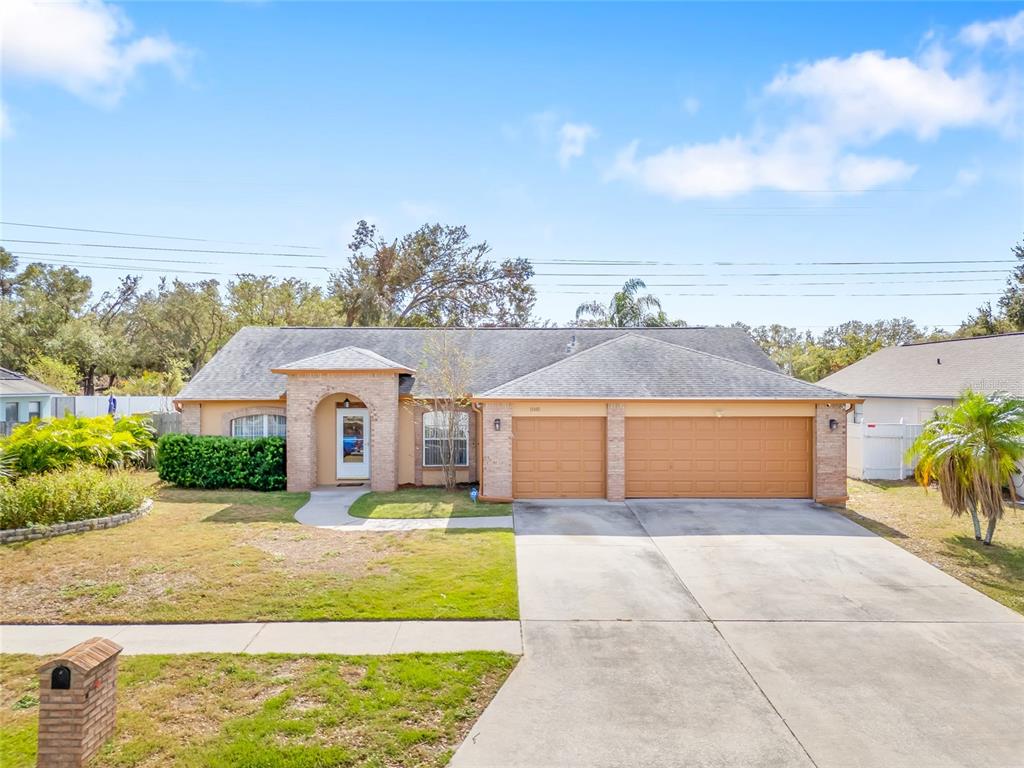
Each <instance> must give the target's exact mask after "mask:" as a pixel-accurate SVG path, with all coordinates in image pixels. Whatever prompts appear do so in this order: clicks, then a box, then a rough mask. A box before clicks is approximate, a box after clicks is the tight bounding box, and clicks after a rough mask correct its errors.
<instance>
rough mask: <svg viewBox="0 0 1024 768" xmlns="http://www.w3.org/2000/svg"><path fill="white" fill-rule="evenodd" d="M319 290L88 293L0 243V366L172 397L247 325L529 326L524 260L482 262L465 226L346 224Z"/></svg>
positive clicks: (291, 281) (129, 287)
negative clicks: (395, 229)
mask: <svg viewBox="0 0 1024 768" xmlns="http://www.w3.org/2000/svg"><path fill="white" fill-rule="evenodd" d="M348 247H349V252H350V253H349V258H348V260H347V262H346V263H345V265H344V266H342V267H341V268H340V269H338V270H337V271H335V272H333V273H331V275H330V278H329V280H328V282H327V285H326V286H319V285H313V284H311V283H309V282H307V281H305V280H301V279H298V278H282V279H278V278H275V277H273V276H271V275H256V274H239V275H236V276H235V278H234V279H232V280H229V281H228V282H227V283H225V284H223V285H222V284H221V283H220V282H219V281H218V280H199V281H196V282H187V281H185V280H179V279H174V280H169V279H167V278H162V279H161V280H160V282H159V284H158V285H157V287H156V288H155V289H152V290H148V291H143V290H142V288H141V278H139V277H136V276H131V275H129V276H126V277H124V278H122V279H121V281H120V283H119V284H118V286H117V288H115V289H113V290H111V291H106V292H104V293H103V294H101V295H100V296H98V297H96V296H94V295H93V290H92V280H91V279H90V278H89V277H88V276H86V275H83V274H81V273H80V272H79V271H78V270H77V269H75V268H71V267H67V266H50V265H47V264H43V263H31V264H27V265H25V266H24V268H21V267H20V266H19V263H18V259H17V257H16V256H15V255H13V254H11V253H9V252H8V251H6V250H4V249H2V248H0V366H3V367H5V368H9V369H12V370H16V371H21V372H25V373H27V374H28V375H29V376H31V377H32V378H35V379H38V380H40V381H43V382H45V383H47V384H50V385H52V386H54V387H57V388H59V389H61V390H62V391H65V392H75V391H80V392H83V393H84V394H87V395H91V394H96V393H107V392H111V393H124V394H140V395H141V394H175V393H177V392H178V390H179V389H180V388H181V386H182V385H183V383H184V382H185V381H186V380H187V379H188V378H190V377H191V376H192V375H194V374H195V373H196V372H197V371H198V370H199V369H200V368H202V366H203V365H205V364H206V362H207V361H208V360H209V359H210V358H211V357H212V356H213V355H214V353H215V352H216V351H217V350H218V349H220V347H221V346H223V344H224V343H225V342H226V341H227V340H228V339H229V338H231V336H232V335H233V334H234V333H235V331H237V330H238V329H239V328H242V327H244V326H247V325H274V326H282V325H329V326H374V325H377V326H381V325H394V326H456V325H458V326H481V325H506V326H517V325H525V324H527V323H529V322H530V319H531V316H532V312H533V306H534V302H535V301H536V293H535V291H534V288H533V286H532V285H530V279H531V278H532V277H533V267H532V265H531V264H530V262H529V261H527V260H526V259H507V260H504V261H501V262H497V261H494V260H493V259H491V258H489V254H490V247H489V246H488V245H487V243H486V242H479V243H475V242H472V240H471V238H470V235H469V233H468V232H467V230H466V228H465V227H461V226H443V225H440V224H430V225H424V226H422V227H420V228H419V229H417V230H416V231H415V232H412V233H410V234H408V235H405V236H404V237H402V238H398V239H393V240H388V239H386V238H384V237H383V236H382V235H381V234H380V233H379V232H378V231H377V229H376V227H374V226H373V225H371V224H368V223H367V222H365V221H361V222H359V223H358V225H357V226H356V229H355V233H354V236H353V239H352V242H351V243H350V244H349V246H348Z"/></svg>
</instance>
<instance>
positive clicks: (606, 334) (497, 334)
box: [178, 327, 778, 400]
mask: <svg viewBox="0 0 1024 768" xmlns="http://www.w3.org/2000/svg"><path fill="white" fill-rule="evenodd" d="M435 332H436V329H424V328H268V327H249V328H243V329H241V330H240V331H239V332H238V333H236V334H235V335H234V336H233V337H232V338H231V340H230V341H228V343H227V344H225V345H224V346H223V347H222V348H221V349H220V351H219V352H217V354H216V355H214V356H213V359H212V360H210V362H208V363H207V364H206V365H205V366H204V367H203V368H202V370H200V371H199V373H197V374H196V376H195V377H194V378H193V379H192V380H191V381H190V382H189V383H188V384H187V385H185V388H184V389H183V390H182V391H181V393H180V394H179V395H178V399H181V400H274V399H277V398H280V397H281V396H282V395H283V394H284V392H285V387H286V384H287V381H286V377H285V374H281V373H273V372H272V370H271V369H272V368H281V367H282V366H285V365H288V364H289V363H293V362H298V361H302V360H307V359H308V358H311V357H316V356H318V355H322V354H324V353H329V352H333V351H335V350H338V349H341V348H344V347H359V348H361V349H366V350H373V351H374V353H375V354H377V355H383V356H384V357H385V358H386V359H388V360H390V361H397V363H399V364H400V365H402V366H404V367H406V368H409V369H415V368H417V367H418V366H419V365H420V363H421V361H422V360H423V358H424V346H425V345H426V343H427V341H428V340H429V339H430V338H431V336H432V333H435ZM445 333H447V334H451V338H452V341H453V345H454V346H455V347H456V348H458V349H460V350H462V351H463V352H464V353H465V354H466V355H468V356H469V357H471V358H472V359H473V360H474V361H476V368H475V370H474V372H473V381H472V382H471V393H477V392H484V391H486V390H489V389H493V388H494V387H497V386H498V385H500V384H504V383H505V382H507V381H511V380H513V379H518V378H519V377H520V376H524V375H525V374H527V373H530V372H531V371H536V370H537V369H538V368H543V367H545V366H548V365H551V364H552V363H555V362H558V361H559V360H564V359H566V358H569V357H571V356H572V355H578V354H581V353H582V352H584V351H586V350H587V349H590V348H591V347H594V346H596V345H597V344H600V343H602V342H605V341H608V340H609V339H614V338H617V337H619V336H623V335H626V334H632V335H635V336H643V337H647V338H652V339H660V340H662V341H664V342H666V343H669V344H676V345H679V346H685V347H688V348H690V349H694V350H699V351H702V352H709V353H712V354H715V355H718V356H719V357H724V358H728V359H731V360H736V361H739V362H742V363H747V364H749V365H752V366H754V367H757V368H761V369H764V370H766V371H778V368H777V367H776V366H775V364H774V363H773V362H772V361H771V360H770V359H769V358H768V356H767V355H765V354H764V352H762V351H761V348H760V347H759V346H757V344H756V343H754V340H753V339H751V338H750V336H749V335H747V333H745V332H744V331H743V330H741V329H739V328H698V327H694V328H634V329H628V328H455V329H450V330H446V331H445ZM574 338H575V340H576V342H575V345H573V343H572V342H573V339H574ZM567 350H568V351H567ZM399 391H400V392H401V393H403V394H408V393H413V394H424V393H423V392H421V391H419V390H417V389H416V379H415V376H411V375H401V376H400V378H399Z"/></svg>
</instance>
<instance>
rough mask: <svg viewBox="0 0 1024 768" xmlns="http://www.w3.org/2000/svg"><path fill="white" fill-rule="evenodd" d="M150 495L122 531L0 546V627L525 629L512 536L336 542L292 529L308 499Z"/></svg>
mask: <svg viewBox="0 0 1024 768" xmlns="http://www.w3.org/2000/svg"><path fill="white" fill-rule="evenodd" d="M154 496H155V500H156V501H155V503H154V505H153V510H152V511H151V512H150V513H149V514H148V515H146V516H145V517H142V518H140V519H139V520H136V521H134V522H132V523H129V524H127V525H123V526H121V527H119V528H112V529H110V530H105V531H90V532H88V533H82V534H75V535H70V536H60V537H57V538H54V539H47V540H43V541H36V542H30V543H26V544H15V545H7V546H3V547H0V592H2V593H3V595H4V599H3V600H2V601H0V620H2V621H3V622H14V623H48V624H49V623H54V624H57V623H80V624H84V623H91V622H99V623H120V622H180V621H267V620H316V619H338V620H341V619H414V618H415V619H514V618H517V617H518V599H517V594H516V573H515V549H514V542H513V534H512V532H511V531H502V530H472V531H466V530H460V531H417V532H395V533H390V532H389V533H380V532H365V533H352V532H340V531H329V530H323V529H320V528H310V527H308V526H304V525H300V524H299V523H297V522H295V519H294V516H293V515H294V512H295V510H296V509H298V508H299V507H300V506H302V505H303V504H304V503H305V502H306V500H307V498H308V497H307V494H304V493H286V492H276V493H258V492H254V491H196V490H184V489H179V488H174V487H163V486H160V485H159V484H157V485H154Z"/></svg>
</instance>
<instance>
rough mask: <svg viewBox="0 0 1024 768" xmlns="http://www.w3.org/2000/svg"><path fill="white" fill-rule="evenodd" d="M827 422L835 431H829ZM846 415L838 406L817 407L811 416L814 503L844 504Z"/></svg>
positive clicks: (845, 495)
mask: <svg viewBox="0 0 1024 768" xmlns="http://www.w3.org/2000/svg"><path fill="white" fill-rule="evenodd" d="M829 420H835V422H836V428H835V429H829ZM846 499H847V494H846V413H845V412H844V411H843V406H842V404H841V403H839V404H831V403H829V404H818V405H817V406H816V407H815V415H814V500H815V501H818V502H821V503H822V504H836V505H843V504H845V503H846Z"/></svg>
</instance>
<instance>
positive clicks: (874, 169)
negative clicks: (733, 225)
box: [609, 134, 917, 200]
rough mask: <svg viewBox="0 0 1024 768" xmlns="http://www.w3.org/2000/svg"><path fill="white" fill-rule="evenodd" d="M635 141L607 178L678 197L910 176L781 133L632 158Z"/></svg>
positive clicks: (895, 163)
mask: <svg viewBox="0 0 1024 768" xmlns="http://www.w3.org/2000/svg"><path fill="white" fill-rule="evenodd" d="M637 148H638V145H637V143H636V142H634V143H633V144H631V145H629V146H628V147H626V149H624V150H623V151H622V152H621V153H620V154H619V156H618V157H617V158H616V162H615V165H614V166H613V168H612V170H611V172H610V174H609V177H610V178H621V179H633V180H635V181H637V182H639V183H640V184H641V185H642V186H644V187H646V188H647V189H649V190H651V191H652V192H657V193H660V194H663V195H666V196H667V197H671V198H674V199H678V200H683V199H693V198H727V197H734V196H735V195H741V194H746V193H748V192H753V191H755V190H758V189H775V190H779V191H784V192H808V191H829V190H831V191H837V192H859V191H863V190H865V189H870V188H873V187H877V186H880V185H883V184H888V183H892V182H896V181H903V180H905V179H908V178H910V177H911V176H913V174H914V172H915V171H916V170H917V169H916V168H915V167H914V166H912V165H909V164H907V163H904V162H903V161H902V160H897V159H894V158H888V157H880V156H878V157H871V156H862V155H856V154H849V153H847V154H842V153H840V152H838V151H837V150H836V148H835V147H831V146H815V145H814V144H813V143H812V142H808V137H806V136H798V135H792V134H787V135H784V136H781V137H779V138H778V139H776V140H774V141H771V142H768V143H758V142H753V141H750V140H748V139H745V138H743V137H736V138H731V139H721V140H719V141H717V142H715V143H712V144H693V145H689V146H685V147H669V148H668V149H666V150H664V151H662V152H659V153H657V154H653V155H649V156H647V157H642V158H638V157H637Z"/></svg>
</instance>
